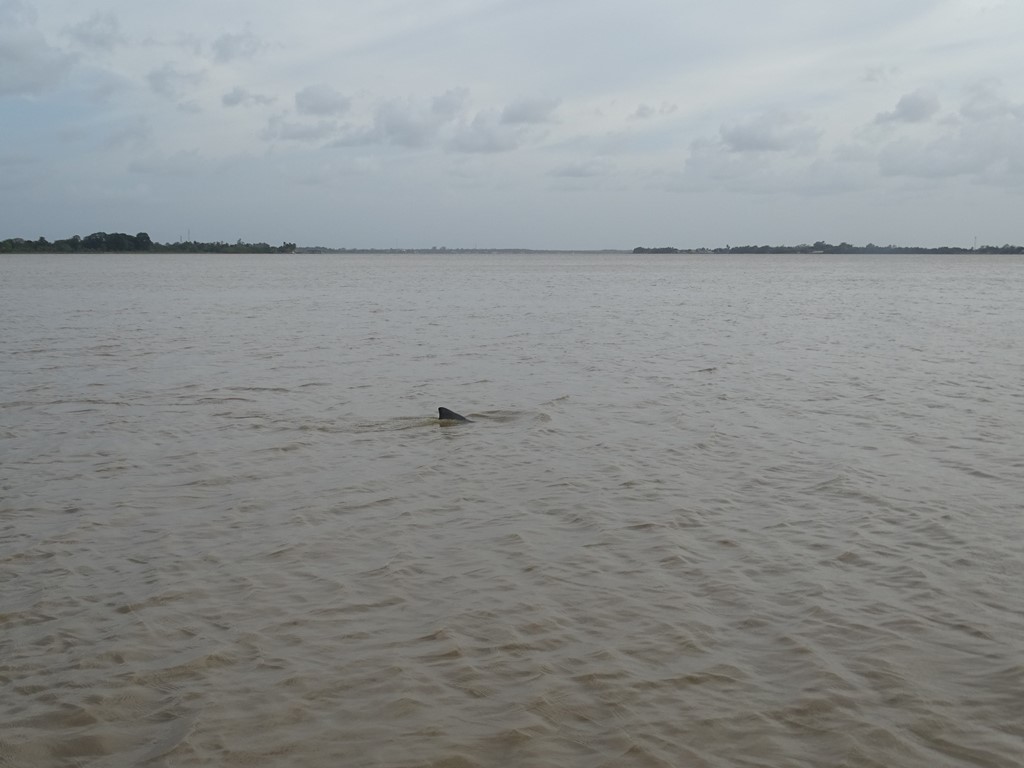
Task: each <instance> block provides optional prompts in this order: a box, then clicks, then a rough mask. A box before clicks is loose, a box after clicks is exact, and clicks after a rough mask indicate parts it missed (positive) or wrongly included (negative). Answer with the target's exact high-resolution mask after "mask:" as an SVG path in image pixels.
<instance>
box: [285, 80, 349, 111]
mask: <svg viewBox="0 0 1024 768" xmlns="http://www.w3.org/2000/svg"><path fill="white" fill-rule="evenodd" d="M351 106H352V99H350V98H348V97H347V96H345V95H343V94H342V93H340V92H339V91H337V90H336V89H334V88H332V87H331V86H329V85H309V86H306V87H305V88H303V89H302V90H301V91H299V92H298V93H296V94H295V108H296V109H297V110H298V111H299V112H300V113H301V114H304V115H343V114H345V113H346V112H348V110H349V108H350V107H351Z"/></svg>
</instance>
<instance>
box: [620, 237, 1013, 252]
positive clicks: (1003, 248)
mask: <svg viewBox="0 0 1024 768" xmlns="http://www.w3.org/2000/svg"><path fill="white" fill-rule="evenodd" d="M633 253H1024V246H1021V245H982V246H980V247H978V248H959V247H957V246H952V245H944V246H940V247H938V248H921V247H919V246H902V245H875V244H874V243H868V244H867V245H860V246H858V245H850V244H849V243H840V244H839V245H832V243H826V242H825V241H823V240H819V241H818V242H816V243H814V244H812V245H806V244H803V245H739V246H729V245H727V246H726V247H725V248H672V247H669V246H666V247H662V248H642V247H641V248H634V249H633Z"/></svg>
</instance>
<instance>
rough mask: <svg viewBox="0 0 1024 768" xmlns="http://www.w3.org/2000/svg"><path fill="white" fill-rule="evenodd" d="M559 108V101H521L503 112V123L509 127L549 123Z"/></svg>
mask: <svg viewBox="0 0 1024 768" xmlns="http://www.w3.org/2000/svg"><path fill="white" fill-rule="evenodd" d="M557 108H558V99H544V98H534V99H519V100H518V101H514V102H512V103H511V104H509V105H508V106H507V107H505V108H504V109H503V110H502V112H501V122H503V123H507V124H509V125H519V124H528V125H529V124H538V123H548V122H551V120H552V119H553V115H554V111H555V109H557Z"/></svg>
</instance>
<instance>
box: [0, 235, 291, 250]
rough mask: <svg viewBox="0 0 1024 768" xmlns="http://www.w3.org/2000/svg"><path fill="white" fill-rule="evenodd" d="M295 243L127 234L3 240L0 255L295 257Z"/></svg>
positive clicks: (0, 242) (0, 241)
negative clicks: (204, 240) (155, 238)
mask: <svg viewBox="0 0 1024 768" xmlns="http://www.w3.org/2000/svg"><path fill="white" fill-rule="evenodd" d="M294 252H295V243H282V244H281V245H280V246H273V245H268V244H267V243H243V242H242V241H241V240H239V241H238V242H236V243H233V244H232V243H221V242H216V243H199V242H196V241H195V240H186V241H184V242H177V243H154V242H153V241H152V240H151V239H150V237H149V235H148V234H146V233H145V232H139V233H138V234H137V235H126V234H125V233H124V232H110V233H107V232H93V233H92V234H91V235H88V236H86V237H79V236H78V235H72V236H71V237H69V238H67V239H65V240H54V241H53V242H52V243H51V242H50V241H49V240H47V239H46V238H45V237H40V238H39V239H38V240H23V239H22V238H20V237H12V238H10V239H7V240H0V253H294Z"/></svg>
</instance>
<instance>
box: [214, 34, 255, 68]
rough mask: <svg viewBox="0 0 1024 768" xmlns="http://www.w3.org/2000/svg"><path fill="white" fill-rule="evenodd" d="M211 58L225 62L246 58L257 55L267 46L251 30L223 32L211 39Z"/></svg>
mask: <svg viewBox="0 0 1024 768" xmlns="http://www.w3.org/2000/svg"><path fill="white" fill-rule="evenodd" d="M211 47H212V49H213V58H214V59H215V60H216V61H218V62H220V63H225V62H229V61H234V60H236V59H247V58H251V57H253V56H256V55H258V54H259V53H261V52H262V51H263V50H265V49H266V48H267V47H268V46H267V44H266V43H265V42H263V41H262V40H260V39H259V38H258V37H256V35H254V34H253V33H252V32H251V31H249V30H246V31H244V32H236V33H233V34H225V35H221V36H220V37H218V38H217V39H216V40H214V41H213V44H212V46H211Z"/></svg>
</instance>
